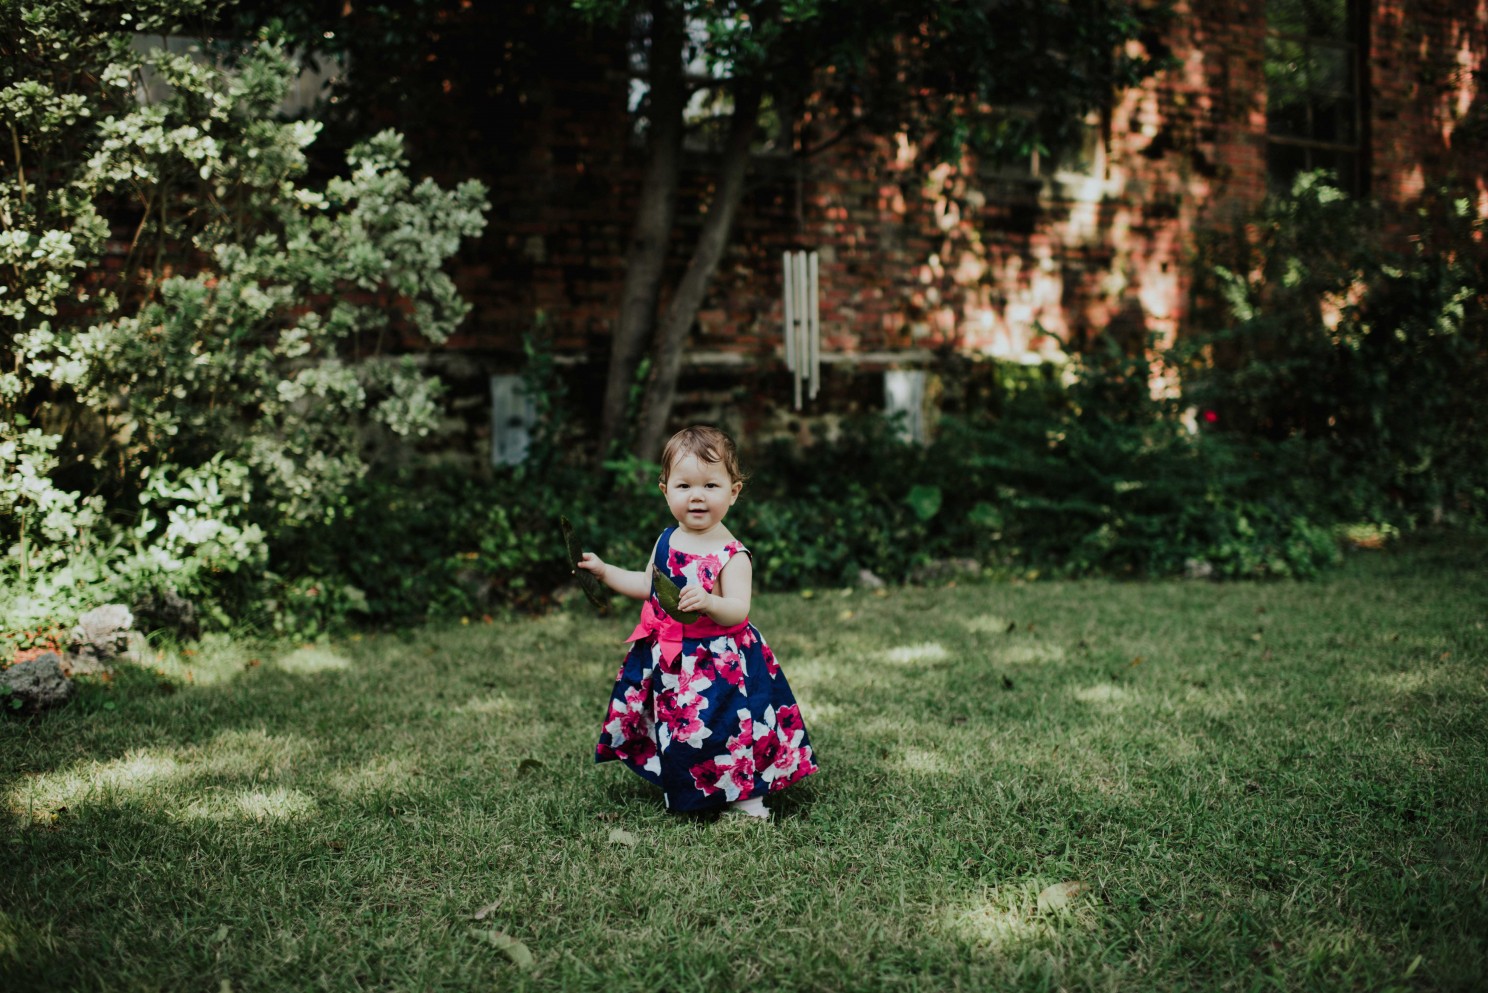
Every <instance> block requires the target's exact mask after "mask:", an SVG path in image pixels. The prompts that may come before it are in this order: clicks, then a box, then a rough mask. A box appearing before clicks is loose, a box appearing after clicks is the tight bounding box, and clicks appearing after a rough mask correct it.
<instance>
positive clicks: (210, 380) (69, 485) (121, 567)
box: [0, 0, 485, 627]
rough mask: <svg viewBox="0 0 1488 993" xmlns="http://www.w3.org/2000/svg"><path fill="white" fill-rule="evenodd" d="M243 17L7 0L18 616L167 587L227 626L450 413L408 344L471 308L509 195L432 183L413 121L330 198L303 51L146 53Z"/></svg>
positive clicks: (189, 9) (367, 155)
mask: <svg viewBox="0 0 1488 993" xmlns="http://www.w3.org/2000/svg"><path fill="white" fill-rule="evenodd" d="M219 6H220V5H219V4H214V3H164V2H158V0H157V2H153V3H145V4H142V5H138V4H137V5H134V6H132V7H131V8H130V9H129V10H128V11H122V10H121V9H120V8H117V7H113V6H106V7H98V6H94V5H90V4H84V3H80V2H77V0H56V2H52V3H43V4H27V5H25V8H24V10H18V8H17V5H14V4H6V7H5V11H4V13H5V20H6V22H7V24H8V25H10V27H11V28H13V33H8V34H7V39H6V41H5V42H4V43H3V45H4V52H3V54H4V56H5V57H4V59H3V60H0V63H3V67H0V106H4V107H5V108H6V116H7V119H8V121H9V123H10V125H11V134H10V137H11V142H9V143H7V144H8V145H9V149H8V150H7V151H6V152H4V153H0V216H3V218H4V230H3V231H0V267H4V268H5V269H6V271H7V280H6V283H5V285H4V287H3V289H4V292H3V293H0V319H3V320H4V322H5V323H6V325H7V330H8V333H7V334H6V335H5V336H4V343H3V344H0V368H3V370H4V371H3V372H0V415H3V416H0V480H3V482H0V554H3V560H0V571H3V572H4V574H5V575H6V577H7V579H8V580H11V581H9V582H7V584H6V586H7V594H6V599H5V601H4V602H0V610H3V612H4V614H3V617H0V627H13V626H14V625H15V623H16V622H17V621H21V620H24V619H25V618H26V617H27V616H29V615H32V614H34V613H35V612H36V610H37V609H40V608H41V607H45V608H46V609H52V608H55V607H58V606H59V605H62V604H63V603H64V602H65V601H68V600H69V598H71V599H75V600H78V601H82V602H86V601H88V600H95V599H100V598H104V597H115V596H122V595H127V594H128V593H129V592H131V591H135V590H138V589H140V588H143V587H152V586H162V587H170V588H173V589H175V590H177V591H178V592H181V593H184V594H187V595H193V596H196V597H198V598H205V599H207V600H208V601H212V602H215V603H216V604H217V609H216V615H217V616H218V617H219V618H220V619H223V620H225V619H226V615H225V614H223V613H222V610H221V608H222V607H225V606H231V605H239V606H240V605H241V604H242V603H243V602H245V601H246V600H248V599H250V598H252V597H253V596H255V595H256V594H257V592H258V591H259V582H260V579H261V578H262V577H263V575H264V574H265V573H264V570H265V569H266V568H267V567H268V566H269V564H270V563H269V559H268V556H269V550H270V548H271V546H272V545H273V544H274V542H275V540H276V538H277V537H278V536H281V535H284V534H286V533H292V532H293V531H294V530H295V529H298V528H303V527H304V526H306V525H307V524H308V523H310V522H314V521H322V520H326V519H328V518H331V517H334V516H335V515H336V514H337V513H338V511H339V510H340V509H341V508H342V507H343V506H344V504H343V501H342V494H343V493H345V492H346V490H347V489H348V487H350V486H351V485H352V484H354V483H355V482H356V480H357V479H358V478H359V477H360V476H361V475H362V473H363V472H364V471H365V465H366V462H365V456H364V452H365V451H367V450H373V449H375V448H376V447H377V446H382V445H387V444H392V443H396V442H397V441H398V440H399V439H405V438H416V437H419V436H422V435H423V434H425V433H427V432H428V431H429V430H430V428H431V426H432V424H433V423H434V419H435V414H436V401H437V397H438V386H437V384H436V383H434V382H433V381H431V380H429V379H427V378H426V377H424V376H423V375H422V374H421V373H420V372H419V371H418V369H417V368H415V366H414V365H413V363H412V362H411V361H409V360H407V359H406V358H404V359H400V358H397V357H395V356H394V355H392V354H391V349H392V348H393V346H397V345H399V344H400V343H402V342H404V341H406V340H409V339H412V338H415V337H422V338H423V339H425V340H427V341H430V342H434V343H438V342H440V341H443V340H444V339H445V338H447V337H448V336H449V334H450V333H451V332H452V331H453V330H454V328H455V326H456V325H457V324H458V323H459V321H460V320H461V319H462V318H463V316H464V314H465V312H466V305H465V304H464V303H463V302H462V301H461V300H460V299H459V297H458V295H457V293H456V291H455V288H454V284H453V282H452V281H451V279H450V278H449V276H448V275H447V274H446V273H445V272H444V271H443V268H442V267H443V264H444V262H445V261H446V260H447V259H448V258H449V257H450V256H451V255H452V254H453V253H454V252H455V251H456V249H457V248H458V246H459V244H460V242H461V241H462V240H463V239H466V238H469V237H472V236H474V235H476V234H477V233H479V231H480V230H481V229H482V227H483V225H484V220H483V217H482V212H483V211H484V209H485V203H484V190H483V188H482V187H481V186H480V184H478V183H473V182H471V183H463V184H460V185H459V186H458V187H456V188H455V189H453V190H446V189H442V188H440V187H438V186H436V185H435V184H434V183H432V182H429V181H423V182H416V181H414V180H413V179H411V178H410V177H409V176H408V175H407V173H406V165H407V163H406V160H405V157H404V154H403V149H402V141H401V139H400V138H399V137H398V136H397V135H396V134H393V133H390V132H385V133H382V134H379V135H376V136H374V137H372V138H371V139H369V140H366V141H364V142H362V143H360V144H358V145H356V146H355V147H353V148H352V149H351V151H350V152H349V153H348V155H347V158H346V173H345V175H340V176H334V177H332V178H330V179H329V180H327V181H325V182H324V183H323V184H322V185H318V186H317V185H312V184H309V183H308V182H307V181H306V174H307V170H308V166H307V158H306V150H307V148H308V147H309V146H310V145H311V143H312V142H313V141H314V140H315V137H316V134H317V131H318V129H319V126H318V125H317V124H316V123H315V122H313V121H297V122H289V121H284V120H281V119H279V118H278V116H277V109H278V107H279V105H280V104H281V102H282V100H283V98H284V95H285V93H286V91H287V89H288V87H289V85H290V83H291V81H292V79H293V76H294V67H293V65H292V64H291V62H290V61H289V59H288V58H287V57H286V55H285V53H284V51H283V50H282V49H281V48H280V47H279V46H277V45H276V44H274V43H273V42H272V41H270V40H267V39H260V40H258V41H256V42H253V43H251V44H245V45H241V46H227V45H215V46H214V45H212V44H210V43H204V45H205V46H206V47H207V49H208V51H206V52H192V53H182V52H172V51H167V50H151V51H145V50H140V49H139V48H137V47H136V46H134V45H133V42H134V40H135V39H136V37H137V35H136V31H137V30H143V29H148V30H150V31H151V32H154V33H156V34H159V35H164V34H174V35H183V34H190V33H191V32H192V31H194V30H199V28H200V25H201V24H203V23H206V22H207V21H208V20H210V19H211V18H212V17H215V16H216V15H217V11H218V7H219ZM151 94H154V95H153V96H152V95H151ZM291 588H292V589H297V588H299V587H296V586H293V584H292V586H291ZM311 588H312V587H311V586H305V587H304V589H305V590H307V591H308V590H309V589H311ZM348 603H349V604H350V605H351V606H349V607H347V608H346V609H349V610H350V609H355V605H356V598H355V597H350V598H349V600H348ZM337 609H338V610H339V609H340V608H337Z"/></svg>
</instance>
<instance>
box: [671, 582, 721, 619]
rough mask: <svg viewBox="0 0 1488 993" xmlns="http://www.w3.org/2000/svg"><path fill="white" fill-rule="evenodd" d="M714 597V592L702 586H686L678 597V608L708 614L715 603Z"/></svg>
mask: <svg viewBox="0 0 1488 993" xmlns="http://www.w3.org/2000/svg"><path fill="white" fill-rule="evenodd" d="M713 599H714V597H713V594H711V593H709V592H708V591H707V590H705V589H703V588H702V587H701V586H696V585H694V586H685V587H683V589H682V592H681V594H679V595H678V597H677V609H678V610H684V611H691V612H692V613H695V614H706V613H707V612H708V608H709V607H710V606H712V604H713Z"/></svg>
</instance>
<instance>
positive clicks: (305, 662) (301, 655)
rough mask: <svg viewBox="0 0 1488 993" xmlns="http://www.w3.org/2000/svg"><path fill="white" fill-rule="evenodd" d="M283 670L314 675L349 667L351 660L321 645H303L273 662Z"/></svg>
mask: <svg viewBox="0 0 1488 993" xmlns="http://www.w3.org/2000/svg"><path fill="white" fill-rule="evenodd" d="M274 664H275V665H276V666H277V667H278V668H280V669H283V670H284V671H285V672H292V673H296V674H298V675H314V674H318V673H323V672H336V671H338V670H341V669H349V668H351V660H350V659H348V658H347V657H346V656H345V655H342V654H340V653H339V652H335V651H332V650H331V649H329V648H327V647H325V646H323V645H303V646H301V647H299V648H296V649H295V650H294V651H292V652H290V653H289V654H288V655H284V656H282V657H280V658H279V659H278V660H277V661H276V662H275V663H274Z"/></svg>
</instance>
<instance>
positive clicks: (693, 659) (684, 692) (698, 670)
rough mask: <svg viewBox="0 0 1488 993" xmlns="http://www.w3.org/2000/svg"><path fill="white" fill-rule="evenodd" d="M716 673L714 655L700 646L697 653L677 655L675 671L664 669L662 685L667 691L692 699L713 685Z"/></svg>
mask: <svg viewBox="0 0 1488 993" xmlns="http://www.w3.org/2000/svg"><path fill="white" fill-rule="evenodd" d="M714 675H716V673H715V672H714V670H713V657H712V656H711V655H709V654H708V650H707V649H705V648H702V647H699V648H698V650H697V654H696V655H680V656H678V657H677V670H676V671H675V672H666V671H665V670H663V671H662V674H661V686H662V689H663V690H664V691H665V692H666V693H670V694H675V695H677V696H678V697H683V698H689V699H690V698H692V697H696V696H698V695H699V694H701V693H702V692H703V691H704V690H706V689H707V688H708V687H710V686H712V685H713V676H714Z"/></svg>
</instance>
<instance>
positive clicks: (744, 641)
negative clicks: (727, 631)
mask: <svg viewBox="0 0 1488 993" xmlns="http://www.w3.org/2000/svg"><path fill="white" fill-rule="evenodd" d="M757 638H759V634H758V633H757V632H756V631H755V630H754V625H749V626H748V627H746V628H745V629H744V631H743V633H742V634H740V635H739V647H740V648H748V647H749V646H750V645H752V644H754V642H755V640H756V639H757Z"/></svg>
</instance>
